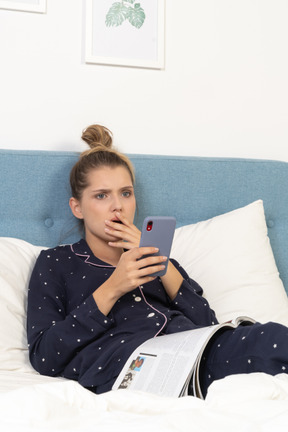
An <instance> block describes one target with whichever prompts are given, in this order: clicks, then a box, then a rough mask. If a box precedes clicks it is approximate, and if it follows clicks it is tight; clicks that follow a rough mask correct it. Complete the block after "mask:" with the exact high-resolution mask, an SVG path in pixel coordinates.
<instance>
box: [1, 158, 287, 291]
mask: <svg viewBox="0 0 288 432" xmlns="http://www.w3.org/2000/svg"><path fill="white" fill-rule="evenodd" d="M77 158H78V154H77V153H73V152H53V151H51V152H50V151H18V150H14V151H12V150H0V196H1V204H0V218H1V223H0V236H5V237H17V238H21V239H23V240H26V241H28V242H30V243H33V244H35V245H42V246H49V247H51V246H55V245H57V244H59V243H70V242H73V241H75V240H76V239H78V238H79V235H80V233H79V231H78V228H77V227H78V225H77V221H76V220H75V219H74V218H73V217H72V215H71V212H70V208H69V204H68V200H69V197H70V191H69V172H70V169H71V167H72V165H73V164H74V163H75V162H76V160H77ZM130 158H131V160H132V162H133V164H134V166H135V170H136V196H137V200H138V212H137V217H136V221H135V222H136V224H137V225H138V226H141V225H142V221H143V219H144V217H145V216H147V215H173V216H175V217H176V219H177V226H182V225H186V224H189V223H195V222H198V221H200V220H205V219H208V218H211V217H213V216H216V215H218V214H222V213H225V212H227V211H230V210H234V209H236V208H238V207H242V206H244V205H246V204H249V203H250V202H252V201H255V200H257V199H262V200H263V202H264V208H265V214H266V220H267V225H268V228H269V237H270V240H271V245H272V248H273V251H274V255H275V259H276V262H277V265H278V268H279V271H280V276H281V278H282V280H283V282H284V285H285V287H286V291H287V289H288V288H287V287H288V267H287V265H286V263H287V262H288V248H287V245H288V196H287V190H288V163H286V162H278V161H267V160H252V159H228V158H197V157H177V156H152V155H130Z"/></svg>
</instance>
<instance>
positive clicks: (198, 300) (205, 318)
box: [171, 260, 218, 327]
mask: <svg viewBox="0 0 288 432" xmlns="http://www.w3.org/2000/svg"><path fill="white" fill-rule="evenodd" d="M171 261H172V263H173V264H174V266H175V267H176V268H177V270H178V271H179V272H180V273H181V275H182V276H183V282H182V285H181V286H180V288H179V291H178V294H177V295H176V297H175V299H174V300H173V301H172V302H171V307H172V308H173V309H176V310H179V311H181V312H182V313H183V315H185V316H186V317H187V318H189V319H190V320H191V321H192V322H194V323H195V324H196V325H197V326H203V327H204V326H208V325H213V324H217V323H218V321H217V318H216V315H215V312H214V311H213V310H212V309H211V308H210V306H209V303H208V301H207V300H206V299H205V298H204V297H203V289H202V288H201V286H200V285H199V284H198V283H197V282H195V281H194V280H193V279H191V278H190V277H189V276H188V275H187V273H186V271H185V270H184V269H183V268H182V267H181V266H180V265H179V263H178V262H177V261H176V260H171Z"/></svg>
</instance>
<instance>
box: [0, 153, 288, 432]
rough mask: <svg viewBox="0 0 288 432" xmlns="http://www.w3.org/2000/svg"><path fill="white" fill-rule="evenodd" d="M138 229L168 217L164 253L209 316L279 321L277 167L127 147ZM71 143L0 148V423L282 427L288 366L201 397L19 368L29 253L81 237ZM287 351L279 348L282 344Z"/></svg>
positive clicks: (283, 192) (286, 212)
mask: <svg viewBox="0 0 288 432" xmlns="http://www.w3.org/2000/svg"><path fill="white" fill-rule="evenodd" d="M129 156H130V157H131V160H132V162H133V164H134V166H135V169H136V196H137V199H138V209H137V216H136V220H135V223H136V224H137V225H138V226H139V227H140V226H141V224H142V221H143V219H144V217H145V216H147V215H172V216H175V217H176V220H177V229H176V232H175V236H174V242H173V247H172V256H173V257H174V258H176V259H178V261H179V262H181V264H182V266H183V267H184V268H185V269H186V270H187V272H188V273H189V274H191V276H192V277H193V278H194V279H196V280H197V281H198V282H199V283H200V284H201V285H202V287H203V289H204V294H205V296H206V297H207V299H208V300H209V302H210V304H211V306H212V307H213V308H214V309H215V311H216V313H217V315H218V319H219V320H220V321H225V320H227V319H232V318H233V317H235V316H238V315H243V314H245V315H249V316H252V317H254V318H255V319H257V320H258V321H261V322H267V321H270V320H273V321H277V322H280V323H282V324H284V325H288V297H287V292H288V266H287V265H286V263H287V262H288V248H287V244H288V194H287V190H288V164H287V163H285V162H278V161H267V160H252V159H231V158H230V159H229V158H226V159H225V158H194V157H177V156H157V155H153V156H151V155H136V154H135V155H129ZM77 157H78V154H77V153H72V152H49V151H20V150H14V151H12V150H0V196H1V204H0V218H1V223H0V329H1V330H0V426H1V430H2V431H5V432H10V431H13V432H14V431H17V432H18V431H19V430H21V432H26V431H27V432H30V431H31V432H32V431H46V430H49V431H53V432H54V431H55V432H56V431H70V432H72V431H82V432H88V431H92V430H93V431H95V430H99V431H105V432H106V431H110V430H111V431H112V430H117V431H120V432H121V431H126V432H128V431H132V430H133V431H135V430H137V431H147V430H160V431H162V430H163V431H164V430H165V431H166V432H170V431H171V432H178V431H179V432H180V431H187V430H190V429H191V430H197V428H198V429H199V430H201V431H211V430H212V429H213V430H221V431H222V432H224V431H228V430H229V431H230V430H232V429H233V430H234V431H253V432H256V431H261V432H262V431H271V430H273V431H284V430H285V432H286V430H287V425H288V375H287V374H286V373H284V372H282V373H279V374H278V375H276V376H274V377H272V376H269V375H266V374H261V373H255V374H251V375H235V376H233V377H227V378H225V379H223V380H219V381H216V382H214V383H213V384H212V385H211V387H210V388H209V392H208V395H207V397H206V399H205V401H203V400H200V399H197V398H194V397H191V396H189V397H183V398H179V399H174V398H167V397H160V396H157V395H155V394H146V393H144V392H133V391H129V390H119V391H111V392H108V393H105V394H102V395H98V396H97V395H95V394H93V393H91V392H89V391H88V390H86V389H84V388H82V387H81V386H80V385H79V384H78V383H77V382H74V381H69V380H65V379H62V378H51V377H46V376H40V375H39V374H38V373H36V371H35V370H33V368H32V367H31V366H30V364H29V360H28V351H27V342H26V330H25V325H26V298H27V284H28V281H29V277H30V272H31V269H32V267H33V265H34V262H35V260H36V258H37V256H38V254H39V252H40V250H42V249H44V248H47V247H53V246H56V245H58V244H64V243H71V242H73V241H75V240H76V239H78V238H79V236H80V235H81V234H80V232H79V231H78V227H77V224H76V221H75V220H74V219H73V217H72V215H71V213H70V209H69V206H68V199H69V196H70V192H69V184H68V178H69V171H70V169H71V167H72V165H73V164H74V163H75V161H76V160H77ZM287 351H288V348H287Z"/></svg>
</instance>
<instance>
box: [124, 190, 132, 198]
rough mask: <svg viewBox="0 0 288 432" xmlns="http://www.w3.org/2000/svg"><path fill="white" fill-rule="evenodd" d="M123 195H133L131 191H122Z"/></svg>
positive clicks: (126, 196)
mask: <svg viewBox="0 0 288 432" xmlns="http://www.w3.org/2000/svg"><path fill="white" fill-rule="evenodd" d="M122 195H123V196H124V197H125V198H128V197H130V196H131V191H124V192H123V193H122Z"/></svg>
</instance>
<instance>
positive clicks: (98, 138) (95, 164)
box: [70, 125, 135, 200]
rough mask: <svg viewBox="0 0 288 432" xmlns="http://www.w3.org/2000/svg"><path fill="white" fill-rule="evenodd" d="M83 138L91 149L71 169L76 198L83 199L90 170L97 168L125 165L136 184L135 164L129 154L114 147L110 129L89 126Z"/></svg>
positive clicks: (73, 192)
mask: <svg viewBox="0 0 288 432" xmlns="http://www.w3.org/2000/svg"><path fill="white" fill-rule="evenodd" d="M82 139H83V140H84V141H85V142H86V143H87V144H88V145H89V147H90V150H86V151H84V152H83V153H81V155H80V158H79V160H78V162H76V164H75V165H74V166H73V168H72V170H71V173H70V185H71V192H72V196H73V197H74V198H76V199H78V200H80V199H81V197H82V193H83V190H84V189H85V188H86V187H87V186H88V179H87V177H88V174H89V172H90V171H91V170H94V169H97V168H102V167H110V168H115V167H118V166H123V167H124V168H126V169H127V171H128V172H129V174H130V176H131V180H132V183H133V184H134V181H135V176H134V168H133V165H132V163H131V161H130V160H129V158H128V157H127V156H125V155H124V154H122V153H120V152H118V151H117V150H115V149H114V148H113V146H112V144H113V136H112V133H111V131H110V130H109V129H107V128H106V127H104V126H100V125H91V126H88V127H87V128H86V129H84V131H83V133H82Z"/></svg>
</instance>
